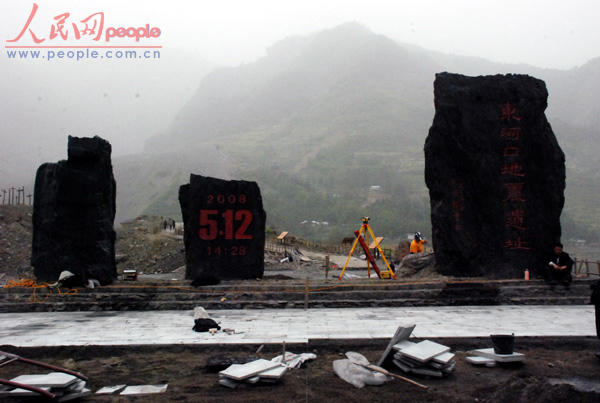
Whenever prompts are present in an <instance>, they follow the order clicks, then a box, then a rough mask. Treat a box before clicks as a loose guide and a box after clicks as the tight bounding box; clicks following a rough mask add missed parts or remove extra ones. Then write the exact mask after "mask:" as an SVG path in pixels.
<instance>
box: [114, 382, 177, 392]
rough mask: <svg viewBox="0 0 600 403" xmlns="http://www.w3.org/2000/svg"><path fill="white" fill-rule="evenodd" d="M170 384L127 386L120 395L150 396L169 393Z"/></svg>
mask: <svg viewBox="0 0 600 403" xmlns="http://www.w3.org/2000/svg"><path fill="white" fill-rule="evenodd" d="M168 386H169V385H168V384H166V383H165V384H161V385H134V386H127V387H126V388H125V390H124V391H123V392H121V393H120V395H149V394H155V393H165V392H166V391H167V387H168Z"/></svg>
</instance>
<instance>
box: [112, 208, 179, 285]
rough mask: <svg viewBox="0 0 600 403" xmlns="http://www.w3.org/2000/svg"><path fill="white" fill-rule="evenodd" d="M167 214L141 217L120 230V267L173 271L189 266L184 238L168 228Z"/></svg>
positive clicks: (117, 244) (160, 271)
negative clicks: (165, 228) (165, 219)
mask: <svg viewBox="0 0 600 403" xmlns="http://www.w3.org/2000/svg"><path fill="white" fill-rule="evenodd" d="M163 221H164V217H159V216H145V215H142V216H139V217H137V218H135V219H134V220H131V221H127V222H123V223H121V226H120V227H119V228H118V229H117V242H116V259H117V270H118V272H119V273H122V272H123V270H126V269H135V270H137V271H138V272H141V273H170V272H172V271H173V270H175V269H177V268H179V267H181V266H183V265H185V254H184V252H183V237H182V236H181V235H176V234H175V233H174V232H170V231H168V230H167V231H164V230H163V227H162V223H163Z"/></svg>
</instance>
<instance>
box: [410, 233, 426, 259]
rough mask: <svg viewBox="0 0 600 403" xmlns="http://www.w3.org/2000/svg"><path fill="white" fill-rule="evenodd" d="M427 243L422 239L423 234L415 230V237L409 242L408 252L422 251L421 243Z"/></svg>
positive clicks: (423, 248)
mask: <svg viewBox="0 0 600 403" xmlns="http://www.w3.org/2000/svg"><path fill="white" fill-rule="evenodd" d="M426 243H427V241H426V240H424V239H423V235H421V233H420V232H416V233H415V238H414V239H413V241H412V242H411V243H410V251H409V253H410V254H414V253H421V252H423V250H425V247H424V246H423V245H425V244H426Z"/></svg>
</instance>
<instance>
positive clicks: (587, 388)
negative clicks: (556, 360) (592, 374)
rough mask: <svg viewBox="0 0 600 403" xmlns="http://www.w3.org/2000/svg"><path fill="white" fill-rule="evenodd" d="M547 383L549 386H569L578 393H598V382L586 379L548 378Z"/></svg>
mask: <svg viewBox="0 0 600 403" xmlns="http://www.w3.org/2000/svg"><path fill="white" fill-rule="evenodd" d="M548 382H550V384H551V385H564V384H567V385H571V386H573V387H574V388H575V389H576V390H578V391H579V392H595V393H600V380H597V379H588V378H580V377H574V378H549V379H548Z"/></svg>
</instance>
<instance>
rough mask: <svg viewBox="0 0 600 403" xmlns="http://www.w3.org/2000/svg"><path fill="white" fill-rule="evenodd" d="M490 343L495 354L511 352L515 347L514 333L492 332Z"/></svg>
mask: <svg viewBox="0 0 600 403" xmlns="http://www.w3.org/2000/svg"><path fill="white" fill-rule="evenodd" d="M490 337H491V338H492V344H493V345H494V353H496V354H512V353H513V351H514V349H515V335H514V334H492V335H490Z"/></svg>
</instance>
